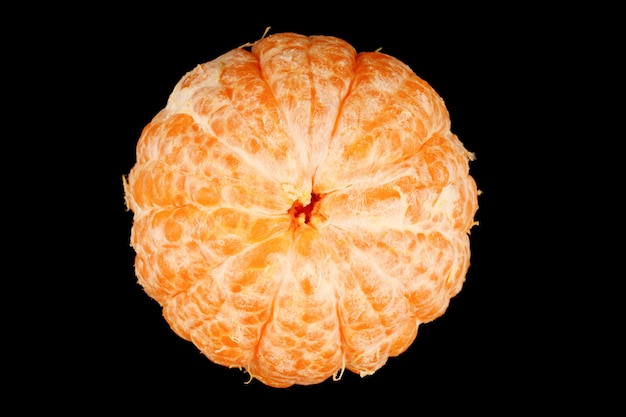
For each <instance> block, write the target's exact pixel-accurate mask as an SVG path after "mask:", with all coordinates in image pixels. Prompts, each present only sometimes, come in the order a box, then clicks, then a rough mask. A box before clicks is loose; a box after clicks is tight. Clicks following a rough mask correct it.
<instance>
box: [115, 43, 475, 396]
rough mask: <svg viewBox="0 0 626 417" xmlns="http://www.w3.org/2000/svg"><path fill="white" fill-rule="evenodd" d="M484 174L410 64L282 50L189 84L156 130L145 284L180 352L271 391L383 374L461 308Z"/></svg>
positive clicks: (132, 189) (319, 47) (144, 179)
mask: <svg viewBox="0 0 626 417" xmlns="http://www.w3.org/2000/svg"><path fill="white" fill-rule="evenodd" d="M470 156H471V155H470V154H469V153H468V152H467V151H466V150H465V148H464V147H463V145H462V144H461V142H460V141H459V140H458V138H457V137H456V136H455V135H454V134H453V133H451V131H450V120H449V116H448V113H447V110H446V108H445V106H444V103H443V101H442V100H441V98H440V97H439V96H438V95H437V94H436V92H435V91H434V90H433V89H432V88H431V87H430V86H429V85H428V84H427V83H426V82H425V81H423V80H421V79H420V78H419V77H417V75H415V74H414V73H413V72H412V71H411V70H410V69H409V68H408V67H407V66H406V65H404V64H403V63H402V62H400V61H398V60H397V59H395V58H393V57H390V56H388V55H385V54H382V53H375V52H373V53H360V54H357V53H356V52H355V51H354V49H353V48H352V47H351V46H350V45H349V44H347V43H346V42H344V41H342V40H340V39H337V38H333V37H326V36H312V37H306V36H302V35H297V34H277V35H272V36H269V37H267V38H264V39H261V40H259V41H257V42H256V43H254V44H253V45H252V48H251V51H250V52H249V51H246V50H244V49H235V50H232V51H230V52H228V53H226V54H224V55H222V56H220V57H219V58H217V59H215V60H213V61H211V62H208V63H205V64H202V65H200V66H198V67H197V68H196V69H194V70H193V71H191V72H189V73H188V74H186V75H185V76H184V77H183V79H181V81H180V82H179V83H178V84H177V86H176V87H175V89H174V91H173V93H172V95H171V96H170V99H169V101H168V104H167V106H166V107H165V109H163V110H162V111H161V112H160V113H159V114H158V115H157V116H156V117H155V118H154V119H153V121H152V122H151V123H150V124H149V125H148V126H146V128H145V129H144V131H143V133H142V135H141V137H140V140H139V143H138V145H137V163H136V165H135V166H134V167H133V169H132V170H131V172H130V174H129V176H128V181H127V182H125V190H126V199H127V204H128V206H129V208H130V209H131V210H132V211H133V213H134V224H133V228H132V236H131V241H132V246H133V248H134V249H135V251H136V254H137V256H136V262H135V267H136V273H137V277H138V280H139V282H140V284H141V285H142V286H143V288H144V289H145V291H146V292H147V293H148V294H149V295H150V296H151V297H153V298H154V299H155V300H156V301H158V302H159V303H160V304H161V305H162V307H163V313H164V316H165V318H166V320H167V321H168V323H169V324H170V325H171V327H172V329H173V330H174V331H175V332H176V333H177V334H178V335H180V336H181V337H182V338H184V339H187V340H190V341H192V342H193V343H194V344H195V345H196V346H197V347H198V348H199V349H200V350H201V351H202V352H203V353H204V354H205V355H206V356H207V357H208V358H209V359H210V360H212V361H213V362H215V363H218V364H221V365H224V366H228V367H240V368H245V369H246V370H247V371H248V372H249V373H250V375H251V377H253V378H257V379H258V380H260V381H262V382H263V383H265V384H267V385H270V386H274V387H288V386H290V385H293V384H303V385H307V384H315V383H319V382H322V381H324V380H326V379H327V378H329V377H331V376H333V375H339V374H341V372H343V369H348V370H351V371H353V372H356V373H359V374H361V375H369V374H372V373H374V372H375V371H376V370H378V369H379V368H380V367H382V366H383V365H384V364H385V363H386V361H387V359H388V358H389V357H391V356H396V355H399V354H400V353H402V352H403V351H404V350H406V348H407V347H408V346H409V345H410V344H411V343H412V342H413V340H414V339H415V337H416V334H417V329H418V326H419V324H421V323H424V322H428V321H431V320H433V319H435V318H437V317H438V316H440V315H441V314H443V313H444V311H445V310H446V308H447V306H448V303H449V301H450V299H451V298H452V297H454V296H455V295H456V294H457V293H458V292H459V291H460V290H461V286H462V284H463V281H464V279H465V275H466V272H467V269H468V267H469V258H470V250H469V237H468V232H469V230H470V228H471V227H472V226H473V225H474V215H475V212H476V210H477V207H478V206H477V190H476V185H475V183H474V180H473V179H472V177H471V176H470V175H469V165H468V160H469V159H470Z"/></svg>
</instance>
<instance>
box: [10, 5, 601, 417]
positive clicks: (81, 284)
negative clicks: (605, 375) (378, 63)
mask: <svg viewBox="0 0 626 417" xmlns="http://www.w3.org/2000/svg"><path fill="white" fill-rule="evenodd" d="M398 4H400V3H398ZM426 4H427V3H421V2H417V3H415V4H413V6H412V7H411V8H409V9H407V8H405V7H400V6H398V5H391V4H390V5H386V4H377V5H371V4H370V5H366V4H365V3H363V4H362V5H358V6H348V7H346V8H342V9H339V8H338V7H339V6H338V5H337V4H334V5H333V4H330V5H323V4H321V3H319V4H318V3H316V4H307V5H303V6H304V7H305V8H304V9H302V8H301V6H300V5H299V4H297V3H290V4H289V5H288V6H284V7H279V6H270V5H257V6H254V7H251V6H246V5H243V4H225V5H221V6H220V7H219V8H215V9H212V8H211V7H209V6H204V7H199V6H195V5H193V4H188V3H180V4H178V3H176V4H160V5H159V6H154V5H153V6H150V8H149V9H126V8H122V7H119V8H116V7H111V6H104V5H103V6H98V5H97V4H95V5H92V6H89V8H88V9H85V10H75V9H72V10H70V9H67V10H59V9H58V8H55V9H54V10H52V9H50V10H49V11H50V12H51V13H52V12H54V13H57V14H59V13H60V14H64V13H65V14H68V16H70V15H71V16H73V17H66V18H64V19H62V20H54V21H50V22H48V25H49V26H50V27H49V28H47V29H46V30H44V31H39V32H36V33H37V36H36V37H35V38H33V40H31V41H28V42H31V43H32V45H28V46H27V47H26V50H29V51H30V52H29V54H30V55H29V56H28V57H27V58H24V60H23V61H18V62H20V65H18V66H13V67H14V69H15V70H16V72H19V73H20V76H19V77H17V78H18V79H20V80H22V81H23V80H25V79H28V78H29V77H30V78H31V79H35V80H36V81H35V82H34V85H35V89H34V91H33V94H35V95H36V96H37V97H40V99H39V100H40V104H39V105H38V106H39V107H38V109H37V112H38V113H37V114H39V115H40V116H41V117H40V119H39V120H40V122H39V124H40V126H39V127H41V125H43V127H44V129H43V130H44V132H45V133H38V135H39V136H38V138H39V140H40V145H39V148H38V149H39V151H41V152H40V154H41V155H42V156H43V157H44V159H45V161H46V162H47V163H48V164H50V163H51V161H52V163H51V165H52V166H51V167H50V168H49V169H46V172H44V173H43V175H41V181H43V182H44V183H46V181H49V183H46V187H43V188H44V189H45V190H47V191H46V192H47V193H49V194H47V195H48V197H47V201H48V202H49V204H48V205H49V206H50V207H51V208H50V211H49V212H47V214H46V215H41V216H39V218H40V219H43V221H42V224H41V225H40V226H39V227H41V229H40V230H39V233H40V234H39V236H41V237H40V238H39V239H37V242H36V246H35V247H37V248H39V249H41V248H42V247H47V248H49V249H48V250H37V251H35V252H34V253H37V254H39V253H42V252H43V254H42V255H40V256H39V255H38V256H37V259H41V258H42V257H43V258H44V259H45V261H44V260H41V261H35V260H33V261H27V264H29V267H30V268H31V269H32V270H35V269H36V268H37V267H40V266H41V264H45V268H44V269H45V270H46V271H47V272H46V273H44V274H41V273H39V274H38V279H39V280H40V283H39V284H38V288H39V289H40V290H41V301H39V304H38V305H39V306H41V307H42V309H41V310H42V312H41V313H38V314H36V320H33V319H29V322H31V325H30V326H18V327H19V329H18V331H16V332H15V333H13V334H15V339H17V340H20V341H25V342H20V344H21V345H22V346H23V348H22V349H21V353H26V355H27V357H28V359H25V360H24V361H22V362H21V364H23V365H28V366H29V371H28V372H21V373H19V374H18V376H16V377H15V381H16V382H15V384H14V387H17V388H18V389H21V388H23V389H24V390H26V391H28V392H41V393H45V394H41V397H39V396H38V398H40V401H45V403H46V404H47V405H48V406H50V407H53V408H56V407H59V408H61V409H66V408H67V409H69V408H76V409H84V410H85V411H94V410H111V411H120V412H121V411H144V412H151V411H155V410H156V411H164V412H165V411H167V412H172V413H175V415H183V414H185V413H186V412H188V411H192V410H193V411H197V412H203V413H205V414H211V413H212V412H217V410H218V408H219V409H225V411H224V410H222V411H220V412H233V413H241V414H244V413H245V414H249V413H255V414H256V413H264V412H277V413H279V414H287V413H290V414H292V413H298V412H307V411H310V412H312V413H314V412H325V413H328V414H333V413H335V412H337V413H338V412H340V411H351V412H354V413H355V414H356V413H362V412H364V411H368V410H369V409H371V408H373V407H375V406H376V407H380V408H381V409H382V410H386V411H387V412H396V411H402V412H409V413H410V414H416V415H417V414H427V415H429V414H434V413H435V412H437V413H446V411H448V412H456V411H458V412H464V411H465V412H469V411H472V410H473V411H478V412H481V411H491V412H497V413H499V414H500V413H501V414H510V412H511V411H516V410H517V411H522V410H530V411H533V410H535V409H538V408H539V407H543V409H544V410H545V407H554V409H558V408H560V407H563V406H571V405H573V406H577V405H578V404H583V403H586V402H588V401H587V400H588V399H587V396H586V395H579V394H578V390H577V386H578V382H576V381H578V379H579V377H580V372H582V371H581V369H582V370H590V369H593V368H594V366H595V365H581V364H580V362H578V361H575V362H576V363H577V365H576V366H573V365H572V359H571V357H573V356H575V354H574V353H572V352H571V350H568V349H563V343H562V340H570V339H576V338H577V337H578V336H577V331H579V330H577V329H579V327H578V326H579V323H580V322H581V320H586V319H587V318H588V316H586V315H585V314H579V315H577V316H575V317H576V318H575V319H574V318H573V317H572V315H570V314H569V313H566V311H567V308H568V307H569V302H571V299H570V298H569V296H567V295H565V293H566V292H567V291H566V288H567V286H568V285H571V284H567V283H566V282H568V280H570V277H571V275H570V274H571V270H569V271H567V272H566V271H565V270H564V265H571V264H573V263H574V264H577V265H579V263H578V262H575V261H574V260H576V259H577V256H578V254H577V253H576V252H571V251H569V250H560V249H559V245H560V242H562V241H563V240H569V239H570V238H571V239H572V240H573V239H576V238H577V233H576V231H573V230H570V229H569V228H568V227H567V225H566V224H563V223H562V222H561V219H562V216H563V215H562V212H561V211H560V209H559V207H561V205H562V201H563V199H569V193H570V192H571V190H572V189H573V188H575V187H574V185H572V182H573V180H572V178H576V176H577V175H579V174H577V173H576V172H575V171H568V172H567V173H564V172H562V171H559V172H558V173H556V174H554V173H553V172H552V171H550V168H551V167H552V168H553V166H554V163H555V161H560V160H566V159H568V158H572V157H574V158H575V157H577V155H570V154H569V152H573V151H569V152H568V151H563V149H558V148H559V146H560V145H561V144H563V143H565V142H568V141H571V136H569V134H565V133H564V128H565V126H564V124H563V118H562V116H561V115H559V114H558V113H559V111H560V112H563V111H565V110H564V109H565V106H566V104H562V103H563V101H566V102H567V101H570V98H566V99H563V95H564V94H566V93H567V92H568V91H569V84H568V83H565V82H563V77H564V76H563V74H564V72H563V68H564V67H567V68H568V69H569V70H570V71H572V68H578V70H577V71H576V73H571V72H570V74H569V75H570V78H574V79H579V78H580V77H582V74H581V73H582V72H583V71H582V70H580V67H577V66H576V65H574V64H576V63H578V62H580V61H584V60H585V59H583V58H582V57H581V56H583V55H586V54H588V53H592V54H596V53H597V52H595V49H594V48H586V47H585V45H587V44H586V43H585V39H586V36H587V30H586V29H585V28H586V27H587V25H586V24H587V23H588V19H590V18H591V19H592V20H596V19H594V18H593V17H589V16H586V15H585V13H583V12H581V13H580V14H576V15H574V16H573V17H572V16H569V17H568V18H564V17H563V16H562V15H560V14H558V13H550V12H548V11H546V10H542V9H540V8H537V9H529V8H527V7H519V8H517V7H515V6H514V5H512V6H510V7H507V8H506V10H504V9H502V10H500V9H497V8H496V9H494V8H493V7H487V6H482V7H481V6H477V5H474V4H468V3H465V5H464V6H458V5H454V6H453V5H448V4H445V3H439V6H433V5H430V6H426ZM213 7H217V6H213ZM39 12H40V13H42V14H44V15H45V13H46V12H47V11H46V10H39ZM72 13H73V14H72ZM572 19H573V20H572ZM555 22H557V23H560V24H562V23H563V22H566V23H567V22H569V23H567V24H565V25H564V27H561V29H560V30H558V31H557V30H554V25H555ZM268 26H271V30H270V33H279V32H286V31H293V32H298V33H302V34H306V35H315V34H324V35H333V36H338V37H341V38H343V39H345V40H346V41H348V42H349V43H351V44H352V45H353V46H354V47H355V48H356V49H357V51H372V50H376V49H378V48H382V51H383V52H385V53H387V54H390V55H392V56H394V57H396V58H398V59H400V60H402V61H403V62H405V63H406V64H408V65H409V66H410V67H411V68H412V69H413V70H414V71H415V72H416V73H417V74H418V75H419V76H420V77H422V78H423V79H425V80H426V81H427V82H429V83H430V84H431V85H432V86H433V87H434V88H435V90H436V91H437V92H438V93H439V94H440V95H441V96H442V97H443V99H444V100H445V102H446V105H447V107H448V110H449V112H450V115H451V120H452V130H453V132H454V133H456V134H457V135H458V136H459V138H460V139H461V141H462V142H463V143H464V144H465V146H466V148H467V149H468V150H470V151H472V152H474V153H475V154H476V156H477V160H476V161H474V162H472V163H471V166H470V168H471V174H472V175H473V176H474V178H475V180H476V182H477V184H478V187H479V189H481V190H482V191H483V194H482V195H481V196H480V197H479V206H480V208H479V211H478V213H477V216H476V218H477V220H478V221H479V222H480V225H479V226H478V227H475V228H473V229H472V234H471V242H472V264H471V267H470V270H469V272H468V275H467V280H466V283H465V286H464V288H463V290H462V292H461V293H460V294H459V295H458V296H457V297H455V298H454V299H453V300H452V301H451V304H450V307H449V309H448V311H447V312H446V313H445V315H444V316H442V317H441V318H439V319H437V320H435V321H434V322H432V323H429V324H425V325H422V326H421V327H420V331H419V334H418V336H417V339H416V340H415V342H414V343H413V345H412V346H411V347H410V348H409V349H408V350H407V351H406V352H405V353H404V354H402V355H400V356H399V357H396V358H391V359H390V360H389V361H388V363H387V364H386V365H385V366H384V367H383V368H382V369H380V370H379V371H378V372H376V373H375V374H374V375H372V376H369V377H366V378H360V377H359V376H357V375H354V374H352V373H350V372H348V371H346V373H345V374H344V376H343V378H342V379H341V380H340V381H337V382H333V381H332V380H329V381H326V382H324V383H322V384H318V385H314V386H294V387H291V388H287V389H274V388H269V387H266V386H263V385H262V384H261V383H259V382H258V381H252V382H251V383H249V384H247V383H246V382H247V375H246V374H245V373H243V372H241V371H239V370H237V369H226V368H224V367H221V366H218V365H215V364H212V363H211V362H210V361H209V360H208V359H206V358H205V357H203V356H202V355H201V354H200V353H199V352H198V350H197V349H196V348H195V347H194V346H193V345H192V344H191V343H189V342H186V341H184V340H182V339H180V338H179V337H177V336H176V335H175V334H174V333H173V332H172V331H171V330H170V329H169V327H168V325H167V324H166V323H165V321H164V320H163V318H162V316H161V311H160V308H159V306H158V305H157V304H156V302H154V301H152V300H151V299H150V298H149V297H148V296H147V295H146V294H145V293H144V292H143V290H142V289H141V287H140V286H139V285H138V284H137V281H136V278H135V276H134V270H133V258H134V253H133V251H132V248H130V246H129V235H130V227H131V225H132V214H131V213H130V212H127V211H126V210H125V206H124V199H123V188H122V176H123V175H126V174H127V173H128V172H129V171H130V169H131V168H132V166H133V164H134V162H135V146H136V143H137V139H138V138H139V135H140V133H141V130H142V129H143V127H144V126H145V125H146V124H147V123H148V122H149V121H150V120H151V118H152V117H153V116H154V115H155V114H156V113H157V112H158V111H159V110H160V109H161V108H163V107H164V106H165V104H166V101H167V98H168V96H169V93H170V92H171V90H172V88H173V87H174V85H175V84H176V82H177V81H178V80H179V79H180V78H181V77H182V76H183V75H184V74H185V73H186V72H187V71H189V70H191V69H193V68H194V67H195V66H196V65H197V64H199V63H203V62H206V61H209V60H212V59H214V58H216V57H217V56H219V55H221V54H222V53H225V52H227V51H228V50H230V49H233V48H236V47H238V46H240V45H242V44H244V43H247V42H253V41H255V40H257V39H259V38H260V37H261V36H262V35H263V33H264V31H265V29H266V27H268ZM581 28H582V29H581ZM607 36H609V35H607ZM601 38H602V36H601ZM28 48H31V49H28ZM15 50H16V51H20V50H21V49H19V50H18V49H17V48H16V49H15ZM35 50H36V51H41V52H34V51H35ZM581 51H584V52H581ZM25 62H28V64H25ZM570 64H571V65H570ZM9 84H12V85H11V86H8V88H13V87H17V88H18V89H19V86H18V83H17V82H16V83H9ZM13 84H15V85H13ZM24 96H25V95H24V94H21V97H22V98H24ZM30 96H32V94H31V95H30ZM556 103H559V104H556ZM29 106H32V102H31V103H30V104H29ZM559 106H560V107H559ZM559 109H560V110H559ZM574 109H575V107H574V108H573V109H572V110H574ZM567 111H568V112H569V111H570V108H569V106H568V107H567ZM48 115H51V116H50V117H49V118H48V117H47V116H48ZM577 117H578V115H577V114H576V113H570V114H568V117H567V119H568V120H569V121H570V122H571V121H572V120H576V119H577ZM30 125H31V123H29V122H28V121H26V122H25V123H23V126H27V127H28V126H30ZM581 129H582V127H581ZM27 147H28V146H27ZM555 148H557V149H558V150H556V151H555V150H554V149H555ZM25 152H28V149H27V150H25ZM52 154H53V155H55V156H54V157H49V155H52ZM46 167H47V165H46ZM548 172H550V175H548V174H547V173H548ZM52 173H54V174H55V175H52ZM57 174H58V175H57ZM60 178H62V180H61V179H60ZM50 202H52V203H50ZM548 220H549V227H545V225H546V223H547V222H548ZM538 224H541V225H542V227H541V228H539V227H538ZM44 228H45V229H44ZM43 230H45V233H44V232H43ZM564 237H565V239H563V238H564ZM26 245H28V246H26ZM32 245H33V242H32V241H30V240H28V241H25V242H24V244H23V245H21V247H33V246H32ZM18 246H19V245H18ZM34 258H36V257H35V256H33V259H34ZM30 264H32V266H30ZM18 294H20V293H18ZM563 299H564V300H565V301H568V307H565V306H563V307H558V308H557V307H555V305H559V306H560V305H561V303H560V302H561V300H563ZM32 323H37V325H32ZM566 352H570V353H569V354H568V353H566ZM564 384H565V385H564ZM564 386H566V387H567V388H564ZM52 392H54V395H52V394H51V393H52ZM43 398H45V400H44V399H43ZM34 403H37V401H35V402H34ZM22 405H23V406H24V407H27V406H29V405H32V404H29V403H24V404H22Z"/></svg>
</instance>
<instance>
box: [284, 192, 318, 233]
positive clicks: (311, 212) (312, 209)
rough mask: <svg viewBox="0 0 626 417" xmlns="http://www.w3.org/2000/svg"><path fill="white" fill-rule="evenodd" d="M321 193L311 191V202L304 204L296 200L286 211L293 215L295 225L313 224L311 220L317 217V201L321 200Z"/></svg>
mask: <svg viewBox="0 0 626 417" xmlns="http://www.w3.org/2000/svg"><path fill="white" fill-rule="evenodd" d="M321 198H322V195H321V194H316V193H311V202H310V203H309V204H307V205H306V206H305V205H304V204H302V202H301V201H300V200H296V201H295V202H294V203H293V205H292V206H291V208H290V209H289V211H288V213H289V214H290V215H291V216H292V217H293V220H294V224H295V225H301V224H308V225H311V226H314V224H312V223H316V222H312V220H314V219H315V217H317V214H318V209H319V207H318V203H319V201H320V200H321Z"/></svg>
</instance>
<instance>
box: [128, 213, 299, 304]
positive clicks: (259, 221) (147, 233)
mask: <svg viewBox="0 0 626 417" xmlns="http://www.w3.org/2000/svg"><path fill="white" fill-rule="evenodd" d="M290 225H291V219H290V218H289V216H287V215H286V214H285V215H282V216H267V215H264V214H259V213H255V212H252V211H249V210H241V209H236V208H228V207H224V208H217V209H213V210H206V209H204V208H202V207H196V206H191V205H189V206H183V207H174V208H169V209H166V208H163V209H161V210H151V211H148V212H145V213H144V214H143V215H142V216H141V217H136V219H135V223H134V226H133V229H132V238H131V239H132V245H133V248H134V249H135V251H136V253H137V256H136V258H135V262H136V273H137V276H138V279H139V282H140V283H141V284H142V286H143V287H144V288H145V290H146V292H147V293H148V294H149V295H150V296H151V297H153V298H154V299H156V300H157V301H159V302H160V303H164V302H165V300H166V299H167V297H171V296H174V295H176V294H178V293H179V292H181V291H186V290H188V289H189V288H190V287H191V286H192V285H194V284H195V283H196V282H197V281H198V280H201V279H206V278H205V276H206V275H207V274H208V272H209V271H211V270H213V269H214V268H217V267H218V266H220V265H223V264H224V262H226V261H227V260H228V259H230V258H231V257H232V256H235V255H237V254H239V253H240V252H242V251H244V250H245V249H246V248H247V247H249V246H250V245H253V244H255V243H257V242H262V241H264V240H266V239H269V238H271V237H273V236H275V235H278V234H281V233H284V232H285V231H286V230H288V229H289V227H290Z"/></svg>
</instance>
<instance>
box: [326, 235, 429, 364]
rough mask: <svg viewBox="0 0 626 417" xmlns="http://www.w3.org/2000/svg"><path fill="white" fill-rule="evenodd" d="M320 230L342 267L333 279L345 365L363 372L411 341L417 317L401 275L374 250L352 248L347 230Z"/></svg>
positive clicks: (385, 359)
mask: <svg viewBox="0 0 626 417" xmlns="http://www.w3.org/2000/svg"><path fill="white" fill-rule="evenodd" d="M324 233H327V235H328V237H327V238H326V241H327V242H328V244H329V245H330V247H331V248H333V247H334V249H333V252H334V253H335V254H336V259H335V263H336V265H337V269H338V270H339V271H340V273H339V276H338V280H337V281H336V284H335V285H336V293H337V314H338V316H339V319H340V327H341V333H342V340H343V349H344V360H345V366H346V368H347V369H349V370H351V371H353V372H356V373H359V374H360V375H361V376H364V375H369V374H373V373H374V372H375V371H376V370H378V369H380V368H381V367H382V366H383V365H384V364H385V363H386V362H387V359H388V358H389V356H394V355H398V354H399V353H401V352H402V351H403V350H404V349H406V347H408V346H409V345H410V343H411V342H412V341H413V340H414V338H415V336H416V334H417V327H418V324H419V321H418V320H417V319H416V316H415V314H414V312H413V311H412V306H411V305H410V303H409V300H408V299H407V298H406V297H405V295H404V287H403V283H402V280H399V279H398V277H395V276H393V275H392V274H390V273H389V272H388V271H387V270H386V269H385V265H384V264H382V263H379V262H378V261H377V260H376V259H375V258H372V257H371V255H372V253H369V252H367V251H360V250H358V249H357V248H355V246H354V242H353V241H352V239H353V238H352V237H351V233H350V234H348V233H345V232H341V231H340V230H339V229H334V228H331V227H328V228H326V229H324Z"/></svg>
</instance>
